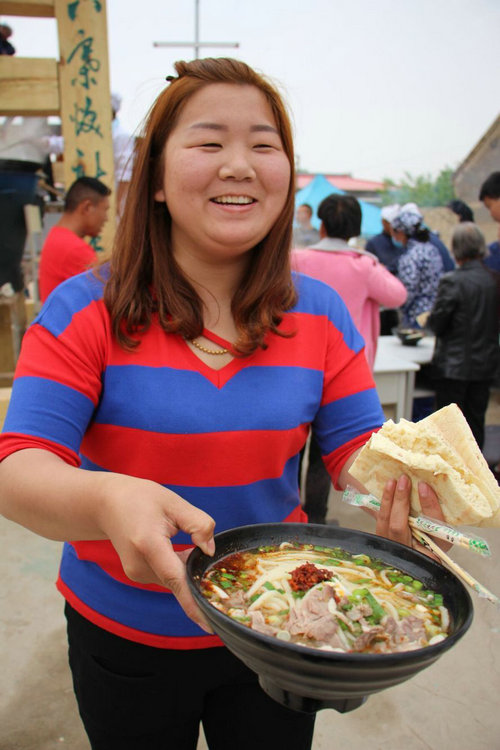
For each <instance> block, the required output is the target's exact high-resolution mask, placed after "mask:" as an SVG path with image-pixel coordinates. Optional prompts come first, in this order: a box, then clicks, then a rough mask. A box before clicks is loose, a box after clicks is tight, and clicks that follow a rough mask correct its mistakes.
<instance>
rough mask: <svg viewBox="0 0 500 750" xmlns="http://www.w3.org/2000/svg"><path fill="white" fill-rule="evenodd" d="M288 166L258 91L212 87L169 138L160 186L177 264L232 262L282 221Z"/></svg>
mask: <svg viewBox="0 0 500 750" xmlns="http://www.w3.org/2000/svg"><path fill="white" fill-rule="evenodd" d="M289 182H290V164H289V162H288V158H287V156H286V154H285V152H284V150H283V144H282V142H281V138H280V136H279V134H278V131H277V128H276V122H275V120H274V117H273V113H272V110H271V107H270V106H269V104H268V102H267V100H266V98H265V96H264V94H263V93H262V92H261V91H260V90H259V89H258V88H256V87H255V86H249V85H238V84H226V83H214V84H208V85H207V86H205V87H204V88H203V89H201V90H200V91H198V92H197V93H196V94H193V96H192V97H191V98H190V99H189V100H188V102H187V103H186V105H185V106H184V109H183V110H182V112H181V115H180V117H179V120H178V122H177V124H176V126H175V128H174V129H173V131H172V132H171V134H170V136H169V137H168V139H167V142H166V145H165V150H164V170H163V181H162V187H161V188H160V189H159V190H158V191H157V193H156V194H155V198H156V200H157V201H165V202H166V204H167V207H168V210H169V213H170V216H171V217H172V246H173V251H174V255H175V257H176V259H177V260H178V261H181V262H182V259H187V258H188V257H190V258H191V259H194V260H196V259H199V260H202V259H203V260H204V261H209V262H224V261H234V259H236V258H241V257H242V256H244V255H245V253H246V252H247V251H248V250H250V249H251V248H253V247H254V246H255V245H256V244H257V243H258V242H260V241H261V240H262V239H263V238H264V237H265V236H266V235H267V234H268V232H269V230H270V229H271V227H272V226H273V224H274V223H275V222H276V220H277V218H278V216H279V215H280V213H281V211H282V209H283V206H284V204H285V201H286V197H287V193H288V186H289Z"/></svg>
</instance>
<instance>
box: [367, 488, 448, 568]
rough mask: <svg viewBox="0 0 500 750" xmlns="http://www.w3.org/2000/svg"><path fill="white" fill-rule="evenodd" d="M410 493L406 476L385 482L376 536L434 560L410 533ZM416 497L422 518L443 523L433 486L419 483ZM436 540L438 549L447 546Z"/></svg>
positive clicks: (432, 555) (431, 554)
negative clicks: (414, 550) (417, 496)
mask: <svg viewBox="0 0 500 750" xmlns="http://www.w3.org/2000/svg"><path fill="white" fill-rule="evenodd" d="M410 493H411V482H410V480H409V479H408V477H407V476H406V475H405V474H403V475H402V476H400V477H399V479H398V480H397V482H396V480H395V479H391V480H390V481H389V482H387V484H386V485H385V487H384V492H383V494H382V502H381V505H380V510H379V512H378V513H377V527H376V532H377V534H378V535H379V536H385V537H386V538H387V539H392V540H393V541H395V542H399V543H400V544H406V545H407V546H408V547H413V548H414V549H416V550H418V551H419V552H423V553H424V554H426V555H428V556H429V557H432V558H435V559H437V558H436V556H435V555H434V554H433V553H432V552H430V550H429V549H427V548H426V547H424V546H423V545H421V544H419V543H418V542H417V541H416V539H415V538H414V537H413V535H412V533H411V528H410V526H409V525H408V517H409V514H410ZM418 494H419V498H420V504H421V506H422V511H421V513H422V515H423V516H429V518H434V519H436V520H438V521H444V520H445V519H444V516H443V512H442V510H441V506H440V504H439V500H438V498H437V495H436V493H435V492H434V490H433V489H432V487H430V486H429V485H428V484H426V483H425V482H419V485H418ZM435 541H436V542H437V543H438V544H439V546H441V547H444V548H447V547H449V545H447V544H446V543H444V544H443V543H440V542H439V540H435Z"/></svg>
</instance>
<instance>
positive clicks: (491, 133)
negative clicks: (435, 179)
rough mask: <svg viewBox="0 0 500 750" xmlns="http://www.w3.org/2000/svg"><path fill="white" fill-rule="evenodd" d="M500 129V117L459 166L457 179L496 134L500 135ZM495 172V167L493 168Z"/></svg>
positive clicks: (456, 173)
mask: <svg viewBox="0 0 500 750" xmlns="http://www.w3.org/2000/svg"><path fill="white" fill-rule="evenodd" d="M499 129H500V115H498V117H497V118H496V120H494V122H492V123H491V125H490V127H489V128H488V130H487V131H486V133H484V135H483V136H482V137H481V138H480V139H479V140H478V142H477V143H476V145H475V146H474V148H473V149H472V150H471V151H470V152H469V153H468V154H467V156H466V157H465V159H464V160H463V161H462V162H461V163H460V164H459V165H458V167H457V168H456V170H455V177H456V176H457V175H458V174H459V173H460V172H461V171H462V169H464V167H466V166H467V165H468V163H469V162H470V161H471V160H473V159H474V157H475V156H476V155H477V153H478V152H479V151H480V150H481V149H482V148H483V147H484V146H485V145H487V144H488V142H489V141H490V140H491V139H492V138H494V137H495V134H497V133H498V130H499ZM492 171H493V167H492Z"/></svg>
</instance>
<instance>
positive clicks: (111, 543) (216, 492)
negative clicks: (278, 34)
mask: <svg viewBox="0 0 500 750" xmlns="http://www.w3.org/2000/svg"><path fill="white" fill-rule="evenodd" d="M176 70H177V74H178V76H177V77H176V78H174V79H173V80H172V81H171V82H170V85H169V86H167V87H166V89H165V91H163V92H162V93H161V94H160V96H159V97H158V99H157V101H156V103H155V104H154V106H153V108H152V110H151V112H150V114H149V116H148V118H147V121H146V123H145V126H144V131H143V134H142V138H141V139H140V145H139V147H138V152H137V155H136V158H135V161H134V168H133V174H132V179H131V183H130V187H129V190H128V194H127V200H126V204H125V207H124V211H123V215H122V218H121V221H120V225H119V228H118V231H117V237H116V243H115V247H114V250H113V254H112V257H111V261H110V262H109V264H106V265H103V266H102V267H101V268H100V269H99V270H98V271H94V272H87V273H85V274H81V275H80V276H76V277H74V278H73V279H70V280H69V281H68V282H66V283H65V284H64V285H61V286H60V287H58V288H57V289H56V290H55V291H54V292H53V293H52V295H51V296H50V297H49V299H48V300H47V303H46V304H45V306H44V307H43V309H42V311H41V314H40V315H39V317H38V318H37V321H36V323H35V324H34V325H33V326H32V327H31V328H30V329H29V331H28V333H27V334H26V337H25V340H24V342H23V348H22V354H21V356H20V358H19V364H18V370H17V373H16V378H15V382H14V387H13V392H12V397H11V401H10V407H9V412H8V415H7V418H6V421H5V425H4V433H3V435H2V436H1V438H0V460H2V463H1V465H0V512H2V513H4V515H6V516H7V517H8V518H10V519H12V520H14V521H16V522H18V523H20V524H22V525H24V526H26V527H27V528H29V529H31V530H32V531H34V532H36V533H38V534H41V535H44V536H47V537H49V538H51V539H59V540H62V541H64V542H65V545H64V551H63V558H62V562H61V567H60V574H59V579H58V582H57V586H58V589H59V590H60V592H61V593H62V594H63V596H64V597H65V599H66V602H67V604H66V615H67V619H68V637H69V644H70V650H69V658H70V665H71V668H72V671H73V679H74V688H75V692H76V695H77V699H78V703H79V708H80V714H81V716H82V718H83V721H84V724H85V728H86V731H87V733H88V735H89V738H90V741H91V745H92V748H93V750H113V749H114V748H119V750H149V749H150V748H151V749H152V748H156V747H167V746H168V747H173V748H176V750H195V748H196V743H197V737H198V732H199V725H200V722H202V723H203V726H204V730H205V735H206V737H207V742H208V744H209V747H210V748H211V749H212V750H222V749H223V748H229V747H230V748H238V750H250V748H255V747H259V748H260V750H275V748H276V747H287V748H289V750H308V748H310V747H311V742H312V734H313V727H314V716H313V715H309V714H302V713H296V712H294V711H291V710H289V709H288V708H284V707H283V706H280V705H279V704H278V703H276V702H274V701H273V700H272V699H271V698H269V697H268V696H267V695H266V694H265V693H264V692H263V691H262V690H261V688H260V686H259V684H258V680H257V677H256V675H255V674H254V673H253V672H252V671H250V670H249V669H247V668H246V667H245V666H244V665H243V664H242V663H240V662H239V661H238V660H237V659H236V657H234V656H233V655H232V654H231V653H230V652H228V651H226V649H225V648H224V647H223V646H222V642H221V641H220V640H219V638H218V637H217V636H215V635H213V634H211V633H210V632H207V630H209V628H208V626H207V623H206V621H205V620H204V616H203V614H202V613H201V611H200V610H199V609H198V607H197V606H196V604H195V601H194V599H193V598H192V596H191V594H190V591H189V588H188V586H187V582H186V572H185V559H186V555H187V554H188V550H189V549H190V547H192V545H197V546H199V547H200V548H201V549H202V550H203V551H204V552H205V553H207V554H209V555H211V554H213V552H214V538H213V532H214V527H215V524H217V529H218V531H222V530H224V529H228V528H234V527H237V526H241V525H248V524H255V523H265V522H275V523H278V522H283V521H305V520H306V517H305V514H304V513H303V511H302V508H301V504H300V498H299V492H298V462H299V454H300V451H301V449H302V447H303V446H304V443H305V441H306V438H307V434H308V430H309V425H310V424H312V423H314V425H315V430H316V437H317V440H318V444H319V446H320V448H321V451H322V453H323V456H324V461H325V465H326V466H327V468H328V471H329V473H330V476H331V478H332V480H333V481H334V482H336V483H338V486H339V487H341V486H345V485H346V483H347V481H348V478H349V476H348V469H349V466H350V464H351V463H352V461H353V460H354V457H355V455H356V453H357V450H358V449H359V448H360V447H361V446H362V445H363V444H364V443H365V442H366V441H367V439H368V438H369V437H370V435H371V433H372V432H373V430H375V429H377V428H378V427H379V426H380V425H381V424H382V422H383V419H384V417H383V412H382V409H381V406H380V403H379V400H378V397H377V393H376V390H375V386H374V382H373V379H372V376H371V374H370V372H369V369H368V366H367V362H366V357H365V354H364V342H363V340H362V338H361V336H360V335H359V333H358V331H357V330H356V328H355V327H354V325H353V323H352V320H351V318H350V317H349V314H348V312H347V309H346V307H345V305H344V304H343V302H342V301H341V299H340V298H339V297H338V295H337V294H336V293H335V292H334V291H333V290H332V289H330V288H329V287H327V286H325V285H323V284H321V283H320V282H317V281H315V280H313V279H311V278H308V277H306V276H300V275H299V276H297V277H292V274H291V271H290V259H289V252H290V244H291V235H292V219H293V209H294V205H293V199H294V169H293V163H294V157H293V145H292V138H291V129H290V123H289V119H288V116H287V113H286V110H285V107H284V105H283V102H282V101H281V98H280V96H279V94H278V92H277V91H276V89H275V88H274V86H272V85H271V84H270V83H269V82H268V81H267V80H266V79H265V78H263V77H262V76H260V75H259V74H257V73H256V72H255V71H253V70H252V69H251V68H249V67H248V66H247V65H246V64H245V63H242V62H239V61H236V60H230V59H223V58H218V59H207V60H194V61H192V62H189V63H188V62H180V63H177V64H176ZM41 402H43V403H44V404H47V405H48V406H45V407H44V409H43V410H42V409H40V403H41ZM422 505H423V509H424V511H425V512H426V514H427V515H429V516H433V517H440V515H439V514H440V510H439V504H438V502H437V500H436V497H435V495H434V494H433V493H432V491H429V493H428V494H427V495H426V498H423V499H422ZM408 509H409V488H408V487H406V488H405V486H403V485H398V488H397V489H395V488H394V487H392V489H391V490H389V491H388V492H387V493H385V495H384V499H383V511H384V512H382V510H381V512H380V518H381V519H382V520H381V521H379V525H378V531H379V532H380V534H382V535H385V536H388V535H391V536H392V537H393V538H395V539H396V540H397V541H403V542H406V543H408V542H409V539H410V533H409V527H408ZM249 706H252V710H253V711H254V712H255V714H256V715H258V716H259V718H260V721H258V722H249V721H248V707H249Z"/></svg>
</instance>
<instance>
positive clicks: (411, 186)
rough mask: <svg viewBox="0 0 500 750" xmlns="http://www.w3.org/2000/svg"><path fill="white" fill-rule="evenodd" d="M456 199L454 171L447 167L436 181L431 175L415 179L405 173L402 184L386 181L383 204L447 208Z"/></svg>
mask: <svg viewBox="0 0 500 750" xmlns="http://www.w3.org/2000/svg"><path fill="white" fill-rule="evenodd" d="M455 197H456V196H455V190H454V188H453V169H451V167H445V168H444V169H442V170H441V172H440V173H439V174H438V176H437V177H436V179H433V178H432V177H431V175H429V174H427V175H418V176H417V177H414V176H413V175H411V174H410V173H409V172H405V175H404V179H403V180H402V181H401V182H400V183H395V182H394V181H393V180H390V179H385V180H384V190H383V192H382V204H383V205H384V206H387V205H389V204H391V203H400V204H401V205H403V204H404V203H409V202H413V203H416V204H417V206H422V207H429V206H446V205H447V204H448V203H449V202H450V201H451V200H453V199H454V198H455Z"/></svg>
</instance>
